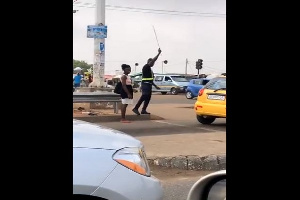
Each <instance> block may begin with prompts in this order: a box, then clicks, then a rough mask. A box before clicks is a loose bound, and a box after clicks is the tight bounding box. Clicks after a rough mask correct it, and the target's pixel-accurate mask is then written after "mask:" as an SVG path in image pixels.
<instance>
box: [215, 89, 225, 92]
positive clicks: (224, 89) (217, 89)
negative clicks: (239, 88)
mask: <svg viewBox="0 0 300 200" xmlns="http://www.w3.org/2000/svg"><path fill="white" fill-rule="evenodd" d="M218 90H226V88H219V89H216V90H214V92H216V91H218Z"/></svg>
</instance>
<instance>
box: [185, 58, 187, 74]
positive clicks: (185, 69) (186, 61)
mask: <svg viewBox="0 0 300 200" xmlns="http://www.w3.org/2000/svg"><path fill="white" fill-rule="evenodd" d="M187 65H188V59H187V58H186V59H185V74H187Z"/></svg>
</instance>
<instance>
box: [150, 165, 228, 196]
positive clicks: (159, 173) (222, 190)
mask: <svg viewBox="0 0 300 200" xmlns="http://www.w3.org/2000/svg"><path fill="white" fill-rule="evenodd" d="M150 167H151V171H152V174H153V175H154V176H155V177H157V178H158V179H160V180H161V183H162V186H163V188H164V200H186V198H187V195H188V192H189V191H190V189H191V187H192V186H193V184H194V183H195V182H197V181H198V180H199V179H200V178H201V177H202V176H205V175H207V174H209V173H211V172H212V171H190V170H180V169H170V168H163V167H159V166H150ZM225 196H226V180H225V181H221V182H218V183H217V184H216V185H214V186H213V187H212V188H211V192H210V193H209V196H208V198H209V199H208V200H224V198H225Z"/></svg>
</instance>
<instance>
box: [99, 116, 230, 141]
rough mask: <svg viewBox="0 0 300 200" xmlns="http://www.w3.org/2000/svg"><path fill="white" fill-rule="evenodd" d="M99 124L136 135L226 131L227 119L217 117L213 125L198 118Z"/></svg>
mask: <svg viewBox="0 0 300 200" xmlns="http://www.w3.org/2000/svg"><path fill="white" fill-rule="evenodd" d="M99 124H101V125H103V126H107V127H110V128H113V129H116V130H119V131H123V132H125V133H127V134H129V135H131V136H134V137H135V136H149V135H171V134H182V133H208V132H217V131H222V132H225V131H226V120H225V119H217V120H216V121H215V122H214V123H213V124H211V125H203V124H200V123H199V122H198V121H197V120H196V119H191V120H182V121H180V122H178V121H174V120H149V121H148V120H147V121H134V122H132V123H129V124H123V123H120V122H101V123H99Z"/></svg>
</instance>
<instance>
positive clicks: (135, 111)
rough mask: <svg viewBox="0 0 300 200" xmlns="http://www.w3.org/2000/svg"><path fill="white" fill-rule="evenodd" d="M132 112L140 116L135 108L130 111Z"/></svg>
mask: <svg viewBox="0 0 300 200" xmlns="http://www.w3.org/2000/svg"><path fill="white" fill-rule="evenodd" d="M132 112H134V113H135V114H137V115H140V114H141V113H140V112H139V110H138V109H136V108H134V109H132Z"/></svg>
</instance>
